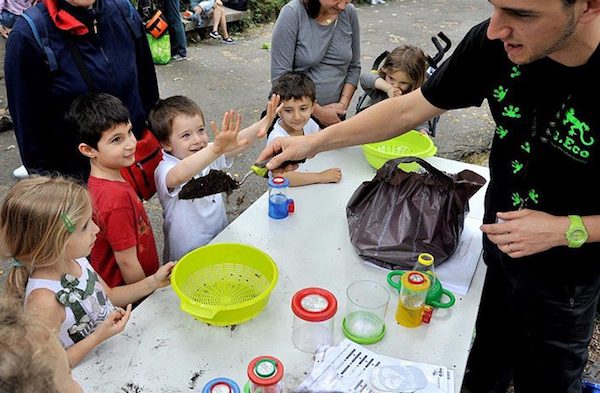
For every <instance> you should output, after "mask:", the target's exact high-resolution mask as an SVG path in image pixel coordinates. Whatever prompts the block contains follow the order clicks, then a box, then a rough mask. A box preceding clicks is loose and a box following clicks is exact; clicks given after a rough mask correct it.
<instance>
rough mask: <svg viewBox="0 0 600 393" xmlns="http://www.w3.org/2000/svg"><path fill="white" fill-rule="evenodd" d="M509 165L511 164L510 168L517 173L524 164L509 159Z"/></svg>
mask: <svg viewBox="0 0 600 393" xmlns="http://www.w3.org/2000/svg"><path fill="white" fill-rule="evenodd" d="M511 166H512V169H513V173H517V172H519V171H520V170H521V169H523V166H524V165H523V164H521V163H520V162H519V161H517V160H513V161H511Z"/></svg>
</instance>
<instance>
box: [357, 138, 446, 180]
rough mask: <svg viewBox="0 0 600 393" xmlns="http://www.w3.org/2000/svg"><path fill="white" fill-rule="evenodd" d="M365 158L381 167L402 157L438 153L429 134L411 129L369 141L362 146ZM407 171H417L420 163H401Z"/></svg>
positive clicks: (425, 155)
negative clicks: (380, 140)
mask: <svg viewBox="0 0 600 393" xmlns="http://www.w3.org/2000/svg"><path fill="white" fill-rule="evenodd" d="M362 149H363V154H364V155H365V158H366V159H367V161H368V162H369V164H371V166H372V167H373V168H375V169H379V168H381V167H382V166H383V164H385V163H386V162H387V161H389V160H391V159H394V158H400V157H419V158H425V157H431V156H434V155H435V153H437V147H435V145H434V144H433V141H432V140H431V138H430V137H428V136H427V135H425V134H423V133H421V132H419V131H415V130H412V131H409V132H407V133H405V134H402V135H400V136H397V137H395V138H392V139H389V140H387V141H383V142H376V143H368V144H366V145H363V146H362ZM399 166H400V168H401V169H402V170H404V171H406V172H411V171H416V170H418V169H419V164H417V163H410V164H400V165H399Z"/></svg>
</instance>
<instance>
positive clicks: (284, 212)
mask: <svg viewBox="0 0 600 393" xmlns="http://www.w3.org/2000/svg"><path fill="white" fill-rule="evenodd" d="M289 186H290V182H289V180H288V179H286V178H283V177H280V176H277V177H274V178H272V179H269V217H271V218H274V219H277V220H279V219H282V218H286V217H287V216H288V214H289V213H292V212H293V211H294V200H293V199H290V198H288V195H287V194H288V189H289Z"/></svg>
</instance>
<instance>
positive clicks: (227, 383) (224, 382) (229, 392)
mask: <svg viewBox="0 0 600 393" xmlns="http://www.w3.org/2000/svg"><path fill="white" fill-rule="evenodd" d="M202 393H240V388H239V386H238V385H237V383H235V382H233V381H232V380H231V379H228V378H215V379H212V380H210V381H209V382H208V383H207V384H206V385H205V386H204V389H202Z"/></svg>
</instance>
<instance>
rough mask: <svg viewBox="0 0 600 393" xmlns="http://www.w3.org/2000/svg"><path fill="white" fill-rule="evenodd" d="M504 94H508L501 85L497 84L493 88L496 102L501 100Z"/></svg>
mask: <svg viewBox="0 0 600 393" xmlns="http://www.w3.org/2000/svg"><path fill="white" fill-rule="evenodd" d="M506 94H508V89H505V88H504V87H502V86H498V88H497V89H494V98H495V99H496V100H498V102H502V100H504V98H506Z"/></svg>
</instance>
